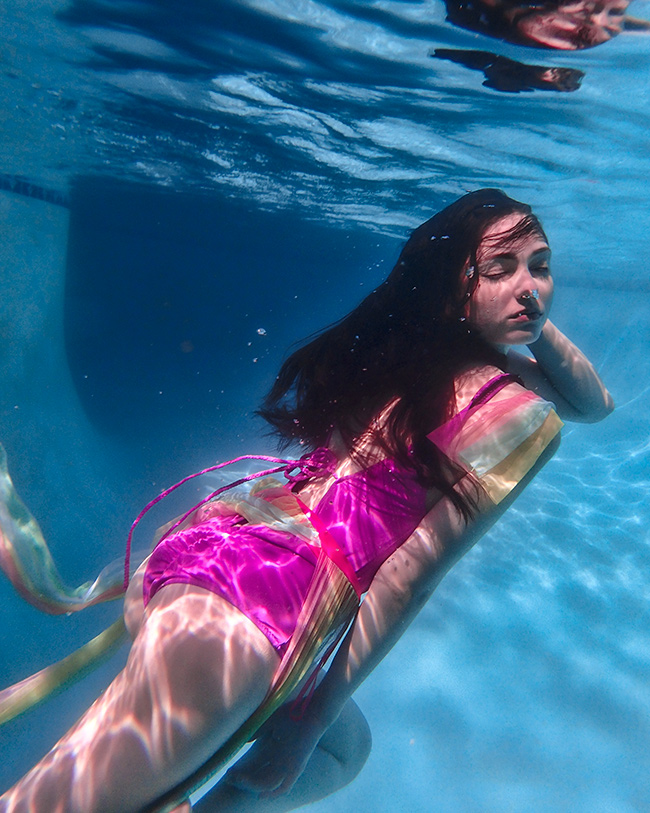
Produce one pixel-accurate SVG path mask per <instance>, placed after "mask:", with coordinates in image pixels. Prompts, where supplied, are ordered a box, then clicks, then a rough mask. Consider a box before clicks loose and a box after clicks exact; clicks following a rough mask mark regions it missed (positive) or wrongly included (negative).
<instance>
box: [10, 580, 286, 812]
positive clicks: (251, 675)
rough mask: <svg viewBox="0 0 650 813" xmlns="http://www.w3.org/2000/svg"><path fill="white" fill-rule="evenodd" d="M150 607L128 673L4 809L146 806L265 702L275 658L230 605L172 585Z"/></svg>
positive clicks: (12, 794)
mask: <svg viewBox="0 0 650 813" xmlns="http://www.w3.org/2000/svg"><path fill="white" fill-rule="evenodd" d="M147 612H148V618H147V622H146V624H144V625H143V627H142V629H141V631H140V633H139V635H138V637H137V638H136V640H135V642H134V645H133V648H132V650H131V652H130V654H129V659H128V662H127V665H126V667H125V669H124V670H123V671H122V672H121V673H120V674H119V675H118V676H117V678H116V679H115V680H114V681H113V683H112V684H111V686H110V687H109V688H108V689H107V690H106V692H105V693H104V694H103V695H102V696H101V697H100V698H99V699H98V700H97V701H96V702H95V703H94V705H93V706H91V708H90V709H89V710H88V712H86V714H85V715H84V716H83V717H82V718H81V720H80V721H79V722H78V723H77V725H76V726H75V727H74V728H73V729H72V730H71V731H70V732H69V733H68V734H67V735H66V736H65V737H64V738H63V739H62V740H60V742H59V743H58V744H57V745H56V746H55V747H54V749H53V750H52V751H51V752H50V754H49V755H48V756H47V757H46V758H45V759H44V760H43V761H42V762H41V763H39V765H38V766H36V767H35V768H34V769H33V770H32V771H31V772H30V773H29V774H27V775H26V776H25V777H24V779H23V780H22V781H21V782H19V783H18V785H16V786H15V787H14V788H13V789H12V791H11V792H10V793H8V794H7V795H6V796H5V797H4V799H3V800H2V802H0V810H2V811H3V813H5V811H16V812H17V811H29V810H31V809H38V810H45V809H47V810H51V811H52V813H73V812H76V811H78V813H92V811H100V810H101V811H102V812H103V813H107V811H115V813H118V811H123V810H134V809H140V808H141V807H143V806H144V805H146V804H147V803H149V802H150V801H152V800H153V799H155V798H156V797H157V796H158V795H160V794H161V793H162V792H163V791H164V790H166V789H167V788H168V787H169V785H170V784H174V783H177V782H179V781H180V780H181V779H182V778H184V776H186V775H187V773H188V772H190V771H192V770H194V769H195V768H196V767H198V766H199V765H200V764H202V763H203V762H204V761H205V760H206V759H207V758H208V757H209V756H211V754H212V753H213V752H214V751H215V750H216V749H217V748H218V747H219V745H221V743H222V742H224V741H225V740H226V739H227V738H228V736H230V735H231V734H232V733H233V732H234V731H235V730H236V729H237V728H238V727H239V726H240V725H241V724H242V723H243V722H244V720H246V719H247V717H248V716H249V715H250V714H251V713H252V712H253V711H254V710H255V708H257V706H258V705H259V704H260V703H261V701H262V700H263V698H264V695H265V694H266V691H267V690H268V687H269V685H270V682H271V679H272V677H273V673H274V671H275V669H276V667H277V662H278V659H277V655H276V653H275V651H274V649H273V648H272V647H271V645H270V643H269V642H268V640H267V639H266V638H265V637H264V635H263V634H262V633H261V632H260V631H259V630H258V629H257V627H255V626H254V625H253V624H252V622H250V621H249V620H248V619H247V618H245V616H243V615H242V614H241V613H239V611H237V610H235V609H234V608H233V607H232V606H231V605H230V604H228V602H226V601H224V600H223V599H221V598H219V597H218V596H215V595H214V594H213V593H209V592H208V591H205V590H202V589H201V588H197V587H189V586H187V585H170V586H167V587H165V588H164V589H162V590H161V591H160V592H159V593H158V594H157V596H155V597H154V599H153V600H152V602H151V604H150V606H149V608H148V611H147ZM108 794H110V795H108Z"/></svg>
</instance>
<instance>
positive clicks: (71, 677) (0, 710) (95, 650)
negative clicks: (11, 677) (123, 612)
mask: <svg viewBox="0 0 650 813" xmlns="http://www.w3.org/2000/svg"><path fill="white" fill-rule="evenodd" d="M126 638H127V632H126V627H125V626H124V620H123V619H122V618H121V617H120V618H119V619H118V620H117V621H115V623H114V624H111V626H110V627H107V628H106V629H105V630H104V631H103V632H100V634H99V635H97V636H95V638H93V639H92V640H91V641H88V643H87V644H84V645H83V646H82V647H79V649H77V650H76V651H75V652H73V653H72V654H71V655H68V656H67V657H65V658H63V659H62V660H60V661H58V662H57V663H53V664H52V665H50V666H46V667H45V669H41V671H40V672H36V673H35V674H33V675H30V676H29V677H28V678H25V679H24V680H21V681H20V682H19V683H14V685H13V686H9V688H7V689H3V690H2V691H0V725H3V724H4V723H7V722H9V720H13V719H14V717H18V715H19V714H22V713H23V712H24V711H27V710H28V709H31V708H33V707H34V706H36V705H37V704H38V703H41V702H42V701H43V700H46V699H47V698H48V697H52V696H53V695H54V694H57V693H58V692H59V691H62V690H63V689H67V688H68V686H69V685H70V683H72V682H74V681H76V680H79V679H80V678H82V677H83V676H84V675H86V674H87V673H88V672H90V671H91V670H92V669H94V668H95V667H96V666H98V665H99V663H100V662H101V661H102V660H105V659H106V658H108V657H110V656H111V655H112V654H113V652H115V651H116V650H117V649H118V648H119V647H120V646H121V645H122V644H123V643H124V641H125V640H126Z"/></svg>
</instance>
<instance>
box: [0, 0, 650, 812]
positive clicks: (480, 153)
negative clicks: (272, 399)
mask: <svg viewBox="0 0 650 813" xmlns="http://www.w3.org/2000/svg"><path fill="white" fill-rule="evenodd" d="M629 13H630V14H633V15H634V16H636V17H641V18H646V19H648V18H650V2H647V0H634V2H633V3H632V5H631V6H630V9H629ZM0 23H1V30H2V32H3V44H2V47H1V48H0V55H1V59H2V61H1V64H0V98H1V100H2V106H1V109H2V148H3V149H2V152H1V154H0V187H1V190H0V221H1V222H2V240H1V241H0V260H1V263H2V265H1V268H2V271H1V272H0V279H2V283H3V285H2V288H3V293H2V297H1V298H0V359H1V360H2V376H3V381H2V386H1V387H0V437H1V439H2V442H3V443H4V444H5V446H6V448H7V451H8V454H9V459H10V465H11V468H12V472H13V474H14V478H15V481H16V484H17V487H18V488H19V490H20V492H21V494H22V495H23V497H24V499H25V501H26V502H27V503H28V505H29V506H30V508H31V509H32V511H33V512H34V514H35V515H36V516H37V518H38V519H39V521H40V523H41V525H42V527H43V530H44V533H45V536H46V538H47V539H48V540H49V541H50V544H51V548H52V551H53V554H54V556H55V558H56V559H57V562H58V563H59V565H60V568H61V571H62V574H63V575H64V577H65V579H66V580H67V581H69V582H70V583H78V582H81V581H82V580H85V579H87V578H90V577H91V576H93V575H94V574H95V573H96V572H97V571H98V570H99V569H100V568H101V567H102V566H103V565H104V564H105V563H107V562H108V561H111V560H113V559H117V558H119V557H120V556H121V555H122V552H123V547H124V540H125V537H126V533H127V531H128V527H129V524H130V521H131V519H132V518H133V517H134V516H135V515H136V514H137V512H138V510H139V509H140V507H141V506H142V505H143V504H144V503H146V502H147V500H149V499H150V498H152V497H153V496H155V495H156V494H157V493H158V492H159V491H160V489H161V488H163V487H164V485H166V484H168V483H170V482H174V481H175V480H177V479H179V478H180V477H181V476H182V475H184V474H186V473H187V472H189V471H192V470H195V469H198V468H202V467H203V466H207V465H210V464H211V463H212V462H214V460H215V459H221V460H223V459H226V458H228V457H230V456H233V455H235V454H241V453H243V452H246V451H249V452H250V451H264V450H266V451H269V450H271V448H272V445H271V441H270V440H269V439H268V438H262V439H260V437H261V432H262V427H261V425H260V423H259V422H258V421H257V419H255V418H254V417H253V414H252V412H253V409H254V408H255V406H256V405H257V403H258V401H259V399H260V397H261V395H262V394H263V393H264V391H265V389H266V388H267V387H268V386H269V383H270V381H271V380H272V377H273V376H274V374H275V370H276V369H277V366H278V364H279V362H280V360H281V359H282V357H283V355H284V353H285V351H286V349H287V347H289V345H290V344H291V343H292V342H294V341H296V340H298V339H300V338H302V337H304V336H306V335H308V334H310V333H311V332H313V331H314V330H316V329H318V328H319V327H321V326H323V325H325V324H327V323H329V322H331V321H333V320H335V319H336V318H338V317H339V316H341V315H343V314H344V313H345V312H346V311H347V310H349V309H350V307H352V306H353V305H354V304H355V303H356V302H358V301H359V299H360V298H361V297H362V296H363V295H364V294H365V293H366V292H367V291H369V290H371V288H372V287H373V286H374V285H375V284H376V283H377V282H378V281H379V280H380V279H382V277H383V276H384V275H385V274H386V273H387V272H388V271H389V270H390V268H391V267H392V263H393V262H394V260H395V257H396V254H397V252H398V250H399V246H400V243H401V242H402V241H403V240H404V239H405V237H406V235H407V234H408V231H409V230H410V229H411V228H412V227H413V226H415V225H416V224H417V223H419V222H420V221H421V220H423V219H424V218H426V217H428V216H430V215H431V214H432V213H433V212H435V211H437V210H438V209H440V208H442V207H443V206H444V205H446V204H447V203H449V202H450V201H451V200H453V199H454V198H455V197H457V196H458V195H460V194H462V193H463V192H465V191H467V190H470V189H474V188H477V187H480V186H498V187H501V188H503V189H505V190H506V191H507V192H508V193H509V194H511V195H512V196H513V197H515V198H519V199H521V200H525V201H527V202H530V203H531V204H532V205H533V207H534V208H535V210H536V211H537V212H538V213H539V215H540V216H541V218H542V220H543V222H544V224H545V227H546V229H547V232H548V234H549V238H550V240H551V243H552V246H553V250H554V273H555V278H556V299H555V305H554V321H555V322H556V323H557V324H558V325H559V326H560V327H561V328H562V329H563V330H565V331H566V332H567V333H568V334H569V336H570V337H571V338H573V339H575V340H576V341H577V342H578V344H579V345H580V346H581V347H582V348H583V349H584V350H585V351H586V352H587V354H588V355H589V357H590V358H591V359H592V360H593V361H594V363H595V364H596V365H597V367H598V369H599V371H600V373H601V375H602V377H603V378H604V380H605V382H606V384H607V386H608V387H609V389H610V390H611V392H612V394H613V395H614V398H615V399H616V402H617V406H618V409H617V411H616V412H615V413H614V414H613V415H612V416H611V417H610V418H609V419H608V420H607V421H605V422H604V423H602V424H598V425H595V426H581V425H576V426H569V427H568V428H567V430H566V431H565V433H564V437H563V444H562V447H561V449H560V452H559V453H558V455H557V456H556V458H555V459H554V460H553V461H552V462H551V464H549V465H548V466H547V467H546V469H545V470H544V471H543V473H542V474H541V476H540V477H539V478H538V479H537V480H536V481H535V482H534V483H533V484H532V486H531V487H530V488H529V489H528V490H527V492H526V493H525V494H524V496H523V497H522V498H521V500H520V501H519V502H518V503H517V504H516V506H515V507H514V508H513V509H512V510H511V511H510V512H509V514H508V515H507V516H506V517H505V518H504V519H503V520H502V521H501V522H500V523H499V525H498V526H497V527H496V528H495V529H494V530H493V531H492V532H491V533H490V535H489V536H487V537H486V538H485V539H484V540H483V541H482V542H481V543H480V544H479V545H478V546H477V547H476V548H475V549H474V550H473V551H472V552H471V553H469V554H468V555H467V556H466V557H465V559H464V560H463V561H462V562H461V563H460V564H458V565H457V566H456V567H455V569H454V570H453V571H452V572H451V574H450V575H449V576H448V577H447V578H446V579H445V581H444V582H443V583H442V585H441V586H440V588H439V589H438V591H437V593H436V594H435V595H434V597H433V599H432V600H431V601H430V602H429V604H428V605H427V606H426V608H425V609H424V610H423V612H422V613H421V615H420V616H419V617H418V619H417V620H416V621H415V622H414V624H413V627H412V629H411V630H410V631H409V633H408V634H407V635H406V636H405V637H404V639H403V640H402V641H401V642H400V643H399V644H398V646H396V647H395V649H394V650H393V652H392V653H391V654H390V655H389V656H388V657H387V658H386V659H385V661H384V662H383V663H382V664H381V665H380V666H379V668H378V669H377V670H376V672H375V673H374V674H373V675H372V676H371V678H370V679H369V680H368V681H367V682H366V684H365V685H364V686H363V687H362V688H361V689H360V690H359V692H358V701H359V703H360V705H361V707H362V709H363V710H364V712H365V713H366V715H367V717H368V719H369V721H370V724H371V727H372V730H373V735H374V746H373V753H372V755H371V757H370V760H369V762H368V764H367V766H366V768H365V769H364V771H363V773H362V774H361V775H360V776H359V777H358V778H357V780H356V781H355V782H354V783H353V784H352V785H351V786H350V787H349V788H347V789H346V790H344V791H342V792H341V793H340V794H338V795H337V796H334V797H332V798H331V799H329V800H326V801H323V802H321V803H319V804H317V805H314V806H313V810H314V811H323V813H325V811H327V812H331V813H333V812H334V811H337V812H338V811H341V813H343V811H350V810H356V811H359V813H366V811H367V812H368V813H370V811H373V813H374V811H380V812H381V813H384V812H386V813H388V812H389V811H401V810H408V811H414V812H415V813H420V812H421V813H429V812H430V811H440V813H503V811H517V813H519V811H534V812H535V813H545V811H558V810H559V811H571V813H574V812H576V813H582V812H583V811H584V813H587V811H589V813H632V812H633V811H647V810H648V809H650V779H649V778H648V777H649V775H650V757H648V755H647V743H648V740H649V738H650V678H649V666H650V610H649V601H650V576H649V573H650V535H649V533H648V527H649V526H650V507H649V504H648V503H649V501H648V497H649V496H650V466H649V463H648V448H649V431H648V427H649V425H650V424H649V421H648V419H649V415H648V390H649V388H650V354H649V352H648V351H649V349H650V342H649V339H650V336H649V331H650V326H649V325H650V320H649V315H650V307H649V299H648V297H649V294H650V283H649V282H648V270H647V269H648V267H650V246H649V242H648V239H647V235H648V233H650V205H649V203H650V200H649V197H650V196H649V193H648V180H649V179H650V149H649V143H648V132H649V131H650V92H649V82H648V78H649V76H650V70H649V69H650V36H648V35H644V34H639V33H636V34H635V33H624V34H622V35H621V36H619V37H617V38H615V39H613V40H612V41H610V42H608V43H605V44H603V45H602V46H599V47H597V48H594V49H591V50H587V51H576V52H573V51H553V52H550V51H540V50H534V49H530V48H525V47H523V46H519V45H514V44H507V43H504V42H500V41H498V40H494V39H489V38H487V37H485V36H483V35H481V34H477V33H472V32H470V31H465V30H462V29H459V28H455V27H453V26H451V25H450V24H449V23H448V22H446V21H445V9H444V6H443V4H442V3H440V2H436V0H420V1H419V2H416V1H415V0H413V1H411V0H375V1H374V2H362V0H329V2H326V0H240V2H235V0H214V2H212V0H210V2H208V1H207V0H185V2H183V3H180V2H173V1H172V0H156V2H154V0H150V2H147V1H146V0H129V2H121V1H117V2H116V1H113V2H108V1H107V2H100V1H99V0H94V1H92V0H88V1H87V2H85V1H83V2H82V0H74V1H73V2H67V1H66V2H64V1H63V0H61V2H57V1H56V0H31V1H30V2H29V3H26V2H19V1H18V0H7V2H6V3H5V4H4V5H3V8H2V10H1V11H0ZM436 48H447V49H450V48H451V49H465V50H471V49H478V50H489V51H492V52H494V53H495V54H499V55H502V56H504V57H508V58H510V59H512V60H517V61H519V62H524V63H534V64H542V65H548V66H564V67H570V68H574V69H576V70H580V71H582V72H583V73H584V74H585V75H584V78H583V80H582V84H581V87H580V88H579V89H578V90H575V91H574V92H562V93H560V92H550V91H539V90H537V91H534V92H522V93H518V94H513V93H505V92H501V91H498V90H495V89H493V88H487V87H484V86H483V85H482V81H483V76H482V74H481V73H480V72H476V71H473V70H470V69H468V68H467V67H464V66H463V65H460V64H456V63H453V62H450V61H442V60H439V59H436V58H434V57H433V56H432V54H433V51H434V49H436ZM193 493H194V492H192V493H191V494H189V495H185V496H184V497H182V498H179V499H180V501H181V502H182V503H183V504H185V501H187V500H189V499H190V498H191V496H193ZM175 507H178V506H177V504H175V505H173V506H171V507H170V512H171V510H173V508H175ZM169 515H170V514H169V513H165V516H161V515H158V516H157V517H155V518H153V519H152V520H151V524H150V525H149V526H147V527H144V528H143V529H142V537H141V541H142V544H144V540H145V539H146V537H147V534H148V532H149V531H150V530H151V528H153V527H154V526H155V525H156V524H159V523H160V522H162V521H164V520H165V519H167V518H168V517H169ZM0 606H1V607H2V616H1V618H2V624H1V625H0V685H2V686H4V685H8V684H10V683H12V682H14V681H16V680H19V679H20V678H22V677H24V676H26V675H27V674H28V673H30V672H32V671H34V670H35V669H37V668H41V667H42V666H44V665H46V664H47V663H50V662H53V661H54V660H56V659H57V658H61V657H63V656H64V655H66V654H68V652H70V651H71V650H72V649H73V648H74V647H75V646H78V645H80V644H81V643H82V642H84V641H85V640H87V639H88V638H90V637H91V636H92V635H94V634H96V632H97V631H98V630H99V629H101V628H102V627H103V626H104V625H106V624H107V623H108V622H110V621H112V620H113V619H114V618H115V617H116V616H117V613H118V609H119V608H118V607H117V605H115V606H110V605H109V606H105V607H97V608H93V609H91V610H88V611H87V612H86V613H82V614H79V615H78V617H77V616H75V617H71V618H49V617H43V616H41V615H40V614H39V613H38V612H36V611H35V610H34V609H32V608H31V607H29V606H28V605H26V604H24V602H22V601H21V600H20V599H19V598H18V597H17V596H16V595H15V594H14V593H13V591H12V590H11V588H10V586H9V584H8V583H7V582H6V581H3V582H2V583H0ZM123 657H124V655H123V653H122V654H120V655H118V656H116V657H114V658H113V659H112V660H111V661H110V662H109V663H107V664H105V665H104V666H103V667H101V669H100V670H99V671H98V672H96V673H94V674H93V675H91V676H89V677H88V678H86V679H85V680H84V681H83V682H82V683H81V684H79V685H77V686H76V687H75V688H74V689H72V690H71V691H69V692H67V693H64V694H62V695H60V696H59V697H57V698H55V699H54V700H52V701H50V702H48V703H47V704H46V705H44V706H42V707H40V708H37V709H36V710H34V711H32V712H30V713H28V714H26V715H25V716H24V717H22V718H19V719H18V720H16V721H14V722H12V723H10V724H8V725H7V726H5V727H4V728H3V729H2V730H0V752H1V753H2V757H3V759H2V761H1V764H0V788H2V789H4V788H5V787H6V786H8V785H9V784H10V783H11V782H12V781H14V780H15V779H16V778H18V777H19V776H20V775H21V774H22V773H23V772H24V771H25V770H26V769H27V768H28V767H29V766H30V765H31V764H32V763H33V762H34V761H35V760H36V759H37V758H38V757H39V756H41V755H42V753H44V751H45V750H46V749H47V748H48V747H49V746H50V745H51V744H52V743H53V742H54V740H55V739H56V738H57V737H58V736H60V734H61V733H62V732H63V731H64V730H65V728H66V727H67V726H68V725H69V724H70V723H71V722H72V721H73V720H74V719H75V718H76V717H77V716H78V715H79V714H80V712H81V711H82V710H83V709H84V708H85V707H86V706H87V705H88V704H89V702H90V701H91V700H92V698H93V697H94V696H96V694H97V693H98V692H99V691H100V690H101V689H102V688H103V687H104V686H105V685H106V684H107V682H108V681H109V680H110V678H111V677H112V675H114V674H115V672H116V671H117V669H119V667H120V664H121V663H122V661H123Z"/></svg>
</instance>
